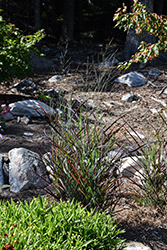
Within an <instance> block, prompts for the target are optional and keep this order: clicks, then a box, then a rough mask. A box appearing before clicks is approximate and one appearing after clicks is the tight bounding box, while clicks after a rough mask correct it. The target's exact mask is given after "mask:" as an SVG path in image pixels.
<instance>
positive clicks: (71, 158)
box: [43, 103, 121, 211]
mask: <svg viewBox="0 0 167 250" xmlns="http://www.w3.org/2000/svg"><path fill="white" fill-rule="evenodd" d="M83 105H84V103H83V104H81V105H80V106H79V107H78V109H77V110H76V112H74V111H73V113H72V114H74V117H73V116H72V115H71V118H70V119H69V120H68V121H67V122H66V123H63V122H62V120H61V119H59V120H57V119H56V117H55V119H51V118H50V117H49V116H48V119H49V121H50V125H51V127H52V129H53V137H52V139H51V154H50V155H48V157H47V159H46V158H43V161H44V163H45V164H46V165H47V166H48V167H49V168H50V170H48V172H49V173H50V174H51V175H52V179H53V181H54V184H55V190H56V193H57V194H58V193H59V194H60V197H62V198H63V199H69V200H73V199H74V200H75V201H79V202H81V203H82V204H83V205H84V206H86V207H87V209H88V210H90V209H91V208H96V209H97V210H100V211H102V210H104V209H106V208H107V207H108V208H110V211H112V209H114V206H115V204H116V199H115V196H116V194H117V193H118V191H119V186H120V180H119V177H118V176H117V174H116V172H117V165H116V160H115V157H113V158H112V157H111V159H110V160H108V153H109V152H110V151H111V150H112V149H113V147H114V145H115V143H116V134H117V132H118V131H119V130H120V129H121V127H118V128H116V129H115V130H114V125H115V126H116V123H117V121H114V122H113V124H111V125H110V126H108V127H105V126H101V123H100V122H98V120H97V119H96V116H95V114H94V113H93V111H91V113H89V112H88V113H87V115H85V118H83V116H81V115H80V114H81V113H80V114H78V112H81V108H82V106H83ZM46 115H47V114H46ZM89 115H92V116H94V118H95V119H94V121H92V122H91V119H90V118H89ZM117 160H118V159H117Z"/></svg>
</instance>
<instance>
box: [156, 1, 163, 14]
mask: <svg viewBox="0 0 167 250" xmlns="http://www.w3.org/2000/svg"><path fill="white" fill-rule="evenodd" d="M155 7H156V10H155V11H156V13H157V14H158V15H161V14H163V8H164V0H158V3H157V4H156V5H155Z"/></svg>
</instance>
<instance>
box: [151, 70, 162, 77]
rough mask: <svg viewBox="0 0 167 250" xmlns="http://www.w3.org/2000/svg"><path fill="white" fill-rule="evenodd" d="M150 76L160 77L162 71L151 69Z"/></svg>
mask: <svg viewBox="0 0 167 250" xmlns="http://www.w3.org/2000/svg"><path fill="white" fill-rule="evenodd" d="M148 74H149V75H150V76H159V75H160V74H162V71H161V70H159V69H150V70H149V72H148Z"/></svg>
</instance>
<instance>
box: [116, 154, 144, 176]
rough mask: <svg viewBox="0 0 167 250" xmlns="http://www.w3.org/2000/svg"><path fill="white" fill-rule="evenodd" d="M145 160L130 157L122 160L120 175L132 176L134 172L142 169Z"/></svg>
mask: <svg viewBox="0 0 167 250" xmlns="http://www.w3.org/2000/svg"><path fill="white" fill-rule="evenodd" d="M144 163H145V158H144V157H143V156H130V157H125V158H123V159H122V164H121V166H120V169H119V171H120V173H121V174H122V176H124V177H131V176H134V174H135V173H136V171H140V170H141V169H143V166H144Z"/></svg>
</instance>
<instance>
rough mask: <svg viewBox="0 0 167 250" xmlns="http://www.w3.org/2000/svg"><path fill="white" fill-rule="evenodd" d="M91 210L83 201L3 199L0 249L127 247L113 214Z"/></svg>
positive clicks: (109, 249)
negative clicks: (53, 202) (85, 206)
mask: <svg viewBox="0 0 167 250" xmlns="http://www.w3.org/2000/svg"><path fill="white" fill-rule="evenodd" d="M93 214H94V212H93V210H92V211H90V212H88V211H87V210H86V209H85V208H84V207H83V206H82V205H81V204H80V203H74V202H62V201H60V203H57V204H52V203H48V201H47V200H46V199H45V200H44V199H42V198H41V197H40V196H39V197H38V199H35V198H34V199H33V200H32V201H30V202H29V203H27V202H26V201H25V202H24V204H23V203H22V202H18V203H17V204H16V203H15V202H14V201H13V200H11V201H10V202H9V201H8V202H7V203H5V202H2V201H1V202H0V228H1V232H0V249H4V250H5V249H13V250H22V249H25V250H30V249H33V250H34V249H39V250H44V249H45V250H46V249H48V250H49V249H50V250H53V249H55V250H56V249H57V250H60V249H62V250H65V249H66V250H71V249H75V250H80V249H83V250H84V249H85V250H86V249H87V250H89V249H90V250H91V249H94V250H96V249H97V250H99V249H105V250H107V249H108V250H111V249H118V250H121V249H123V242H124V240H123V239H121V238H120V237H118V235H119V234H121V233H123V232H124V231H121V230H119V229H117V225H114V221H113V219H111V217H110V216H107V215H105V214H104V213H103V214H100V213H98V212H97V213H96V214H94V215H93Z"/></svg>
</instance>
